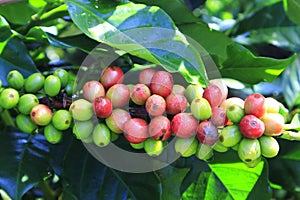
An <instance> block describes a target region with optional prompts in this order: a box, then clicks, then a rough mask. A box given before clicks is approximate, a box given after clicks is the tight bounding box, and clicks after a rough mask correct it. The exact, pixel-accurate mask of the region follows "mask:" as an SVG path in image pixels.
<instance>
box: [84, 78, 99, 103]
mask: <svg viewBox="0 0 300 200" xmlns="http://www.w3.org/2000/svg"><path fill="white" fill-rule="evenodd" d="M82 92H83V97H84V98H85V99H86V100H88V101H89V102H93V101H94V99H95V98H96V97H102V96H105V89H104V87H103V85H102V84H101V83H100V82H99V81H88V82H86V83H85V84H84V86H83V88H82Z"/></svg>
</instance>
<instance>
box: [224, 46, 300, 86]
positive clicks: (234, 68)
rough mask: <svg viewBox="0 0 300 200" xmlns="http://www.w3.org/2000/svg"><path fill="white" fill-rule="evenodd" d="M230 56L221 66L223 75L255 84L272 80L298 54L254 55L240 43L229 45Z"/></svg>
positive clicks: (228, 52)
mask: <svg viewBox="0 0 300 200" xmlns="http://www.w3.org/2000/svg"><path fill="white" fill-rule="evenodd" d="M227 54H228V58H230V59H227V60H226V61H225V62H224V63H223V64H222V66H221V68H220V71H221V74H222V76H223V77H226V78H234V79H236V80H240V81H242V82H246V83H250V84H255V83H259V82H262V81H265V82H272V81H274V80H275V79H276V77H277V76H278V75H280V74H281V73H282V72H283V71H284V70H285V69H286V67H288V66H289V65H291V64H292V63H293V61H294V60H295V59H296V57H297V56H296V54H295V55H293V56H291V57H290V58H286V59H274V58H266V57H257V56H254V55H253V54H252V53H251V52H250V51H249V50H248V49H246V48H244V47H242V46H239V45H229V46H228V49H227Z"/></svg>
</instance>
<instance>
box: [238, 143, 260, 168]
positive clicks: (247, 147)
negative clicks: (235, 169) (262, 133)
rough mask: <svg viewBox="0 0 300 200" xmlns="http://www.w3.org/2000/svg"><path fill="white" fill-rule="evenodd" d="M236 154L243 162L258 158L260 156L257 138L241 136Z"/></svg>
mask: <svg viewBox="0 0 300 200" xmlns="http://www.w3.org/2000/svg"><path fill="white" fill-rule="evenodd" d="M238 155H239V158H240V159H241V160H242V161H243V162H251V161H254V160H256V159H258V158H259V157H260V156H261V150H260V144H259V142H258V140H257V139H248V138H243V139H242V140H241V142H240V144H239V148H238Z"/></svg>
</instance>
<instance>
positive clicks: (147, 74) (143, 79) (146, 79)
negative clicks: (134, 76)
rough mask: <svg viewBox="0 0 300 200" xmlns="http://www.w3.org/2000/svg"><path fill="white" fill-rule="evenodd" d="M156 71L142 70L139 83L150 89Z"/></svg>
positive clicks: (150, 69)
mask: <svg viewBox="0 0 300 200" xmlns="http://www.w3.org/2000/svg"><path fill="white" fill-rule="evenodd" d="M155 72H156V70H155V69H152V68H147V69H143V70H142V71H141V72H140V74H139V83H142V84H145V85H147V86H148V87H150V83H151V79H152V77H153V75H154V74H155Z"/></svg>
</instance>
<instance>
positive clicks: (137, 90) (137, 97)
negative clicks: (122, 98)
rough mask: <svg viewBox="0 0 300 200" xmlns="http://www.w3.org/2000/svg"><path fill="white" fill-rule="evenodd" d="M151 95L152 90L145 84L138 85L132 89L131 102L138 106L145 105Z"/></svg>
mask: <svg viewBox="0 0 300 200" xmlns="http://www.w3.org/2000/svg"><path fill="white" fill-rule="evenodd" d="M150 95H151V92H150V89H149V88H148V87H147V86H146V85H145V84H136V85H134V86H133V87H132V89H131V100H132V101H133V102H134V103H135V104H137V105H144V104H145V103H146V101H147V99H148V98H149V97H150Z"/></svg>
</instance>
